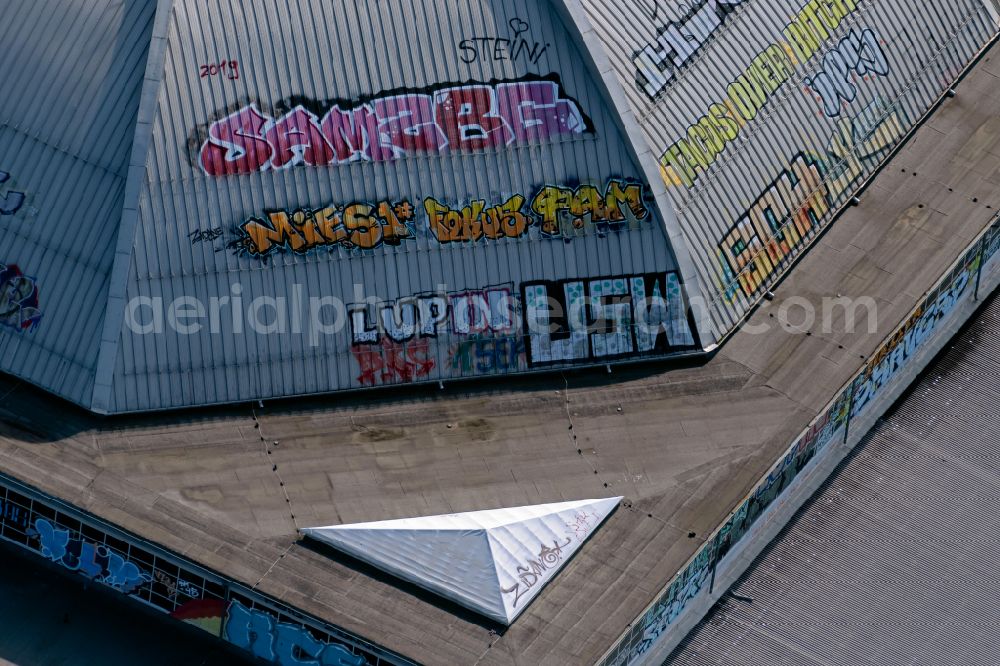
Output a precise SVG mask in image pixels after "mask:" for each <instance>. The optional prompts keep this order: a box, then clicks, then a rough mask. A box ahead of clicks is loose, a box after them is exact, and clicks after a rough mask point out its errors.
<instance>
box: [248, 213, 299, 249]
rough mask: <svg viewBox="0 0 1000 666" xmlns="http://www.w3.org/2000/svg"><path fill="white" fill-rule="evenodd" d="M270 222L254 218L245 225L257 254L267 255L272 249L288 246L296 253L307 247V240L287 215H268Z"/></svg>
mask: <svg viewBox="0 0 1000 666" xmlns="http://www.w3.org/2000/svg"><path fill="white" fill-rule="evenodd" d="M268 220H269V221H270V224H268V223H267V222H265V221H263V220H261V219H257V218H254V219H251V220H250V221H248V222H247V223H246V224H245V225H243V232H244V233H245V234H246V235H247V238H248V240H249V242H250V244H251V246H252V250H253V251H254V252H255V253H256V254H266V253H267V252H270V251H271V249H272V248H274V247H283V246H285V245H286V244H287V245H288V247H289V248H290V249H292V250H295V251H299V250H301V249H302V248H303V247H305V244H306V241H305V239H304V238H303V237H302V235H301V234H300V233H299V232H298V231H297V230H296V229H295V227H293V226H292V223H291V221H290V220H289V219H288V214H287V213H271V214H269V215H268Z"/></svg>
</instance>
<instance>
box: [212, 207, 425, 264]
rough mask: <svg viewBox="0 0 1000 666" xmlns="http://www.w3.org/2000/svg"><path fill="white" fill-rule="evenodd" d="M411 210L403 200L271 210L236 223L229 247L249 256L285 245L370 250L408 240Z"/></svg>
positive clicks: (262, 254) (299, 251) (303, 248)
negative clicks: (288, 210) (235, 230)
mask: <svg viewBox="0 0 1000 666" xmlns="http://www.w3.org/2000/svg"><path fill="white" fill-rule="evenodd" d="M413 216H414V209H413V206H412V204H410V202H409V201H406V200H405V199H404V200H402V201H397V202H390V201H381V202H379V203H376V204H374V205H373V204H367V203H352V204H348V205H346V206H337V205H333V204H331V205H329V206H324V207H322V208H317V209H314V210H312V209H300V210H296V211H293V212H291V213H289V212H287V211H273V212H270V213H268V214H267V219H263V218H257V217H255V218H251V219H250V220H248V221H247V222H246V223H245V224H243V225H242V226H240V228H239V232H238V237H237V239H236V240H234V241H232V242H230V243H229V246H230V247H231V248H233V249H235V250H236V251H237V253H238V254H246V255H249V256H251V257H267V256H268V255H270V254H272V253H274V252H278V251H283V250H289V251H292V252H295V253H296V254H306V253H308V252H310V251H312V250H316V249H319V248H326V249H333V248H336V247H342V248H345V249H348V250H372V249H375V248H378V247H382V246H383V245H399V244H400V243H402V241H404V240H412V239H413V237H414V236H413V230H412V229H411V228H410V226H409V225H410V223H411V222H412V221H413Z"/></svg>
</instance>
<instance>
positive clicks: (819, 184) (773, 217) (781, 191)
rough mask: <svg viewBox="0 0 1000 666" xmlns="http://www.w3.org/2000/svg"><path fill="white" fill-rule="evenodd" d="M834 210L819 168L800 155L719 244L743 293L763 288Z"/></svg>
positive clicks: (748, 293) (750, 292)
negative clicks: (811, 231) (809, 234)
mask: <svg viewBox="0 0 1000 666" xmlns="http://www.w3.org/2000/svg"><path fill="white" fill-rule="evenodd" d="M829 211H830V204H829V200H828V193H827V191H826V189H825V187H824V185H823V176H822V173H821V172H820V170H819V167H818V166H817V165H816V164H815V163H813V162H812V161H810V160H808V159H807V158H805V157H803V156H801V155H800V156H799V157H796V158H795V160H794V161H793V162H792V164H791V166H790V167H789V168H788V169H787V170H785V171H784V172H782V174H781V175H780V176H779V177H778V178H777V179H776V180H775V181H774V183H773V184H772V185H771V186H770V187H768V188H767V190H765V191H764V193H763V194H761V196H760V198H758V199H757V201H755V202H754V203H753V205H751V206H750V208H749V209H748V210H747V212H746V213H745V214H744V215H743V216H742V217H741V218H740V219H739V221H738V222H737V223H736V224H735V225H734V227H733V228H732V229H731V230H730V231H729V233H728V234H726V236H725V237H723V239H722V241H721V242H720V243H719V249H720V250H721V251H722V256H723V257H724V258H725V260H726V263H727V264H728V265H729V268H731V269H732V271H733V272H734V273H735V274H736V275H737V282H738V283H739V285H740V288H741V289H742V290H743V293H744V294H745V295H746V296H752V295H753V294H754V293H755V292H756V291H757V290H758V289H760V287H761V286H762V285H763V284H764V283H765V282H766V281H767V279H768V278H769V277H771V275H773V274H774V272H775V271H776V270H777V268H778V267H779V266H780V265H781V263H782V262H783V261H784V260H785V259H786V258H787V257H789V256H791V255H792V254H794V252H795V251H796V250H797V249H798V248H799V246H800V245H801V244H802V242H803V240H804V239H805V238H806V237H807V234H808V233H809V232H810V230H811V229H812V228H813V227H815V226H818V225H819V224H820V221H821V220H822V219H823V218H824V217H825V216H826V215H827V214H828V213H829Z"/></svg>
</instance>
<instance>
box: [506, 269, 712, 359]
mask: <svg viewBox="0 0 1000 666" xmlns="http://www.w3.org/2000/svg"><path fill="white" fill-rule="evenodd" d="M521 289H522V303H523V304H524V320H525V322H524V323H525V328H526V331H527V334H528V338H529V340H530V344H529V345H528V349H527V352H528V364H529V365H530V366H533V367H537V366H544V365H551V364H558V363H566V362H571V361H582V360H598V359H602V360H603V359H607V360H610V359H621V358H629V357H633V356H637V355H642V354H649V353H666V352H668V351H679V350H683V349H693V348H695V347H696V342H695V339H694V335H693V333H692V328H691V325H690V321H689V319H688V313H687V305H686V302H685V299H684V295H683V290H682V288H681V282H680V278H679V277H678V276H677V273H675V272H669V273H652V274H648V275H630V276H624V277H611V278H597V279H593V278H587V279H571V280H563V281H559V282H532V283H526V284H523V285H522V287H521Z"/></svg>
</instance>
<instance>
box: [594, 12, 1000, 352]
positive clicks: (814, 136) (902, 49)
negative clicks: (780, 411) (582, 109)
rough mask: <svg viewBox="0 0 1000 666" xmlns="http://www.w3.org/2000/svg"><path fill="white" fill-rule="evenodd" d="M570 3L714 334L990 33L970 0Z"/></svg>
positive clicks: (987, 15) (991, 26)
mask: <svg viewBox="0 0 1000 666" xmlns="http://www.w3.org/2000/svg"><path fill="white" fill-rule="evenodd" d="M581 3H582V5H583V6H584V8H585V10H586V13H587V17H588V19H589V21H590V23H591V24H593V25H594V27H595V30H596V32H597V34H598V35H600V37H601V39H602V40H603V42H604V47H605V50H606V51H607V56H608V59H609V60H610V62H611V64H612V68H613V71H614V74H615V75H616V76H617V78H618V80H619V82H620V83H621V85H622V87H623V88H624V90H625V94H626V95H627V97H628V100H629V103H630V105H631V107H632V109H633V110H634V112H635V115H636V117H637V119H638V120H639V124H640V125H641V127H642V130H643V133H644V138H645V139H646V141H647V142H648V144H649V146H650V147H651V148H652V150H653V152H654V154H655V156H656V157H657V158H659V161H660V166H661V169H664V168H667V170H666V171H665V172H664V180H665V181H666V182H667V186H668V195H669V197H670V199H671V203H672V205H673V207H674V208H675V209H676V211H677V216H678V222H679V225H680V228H681V230H682V231H683V233H684V236H685V238H686V240H687V241H688V244H689V246H690V252H691V255H692V258H693V261H694V263H695V265H696V270H697V273H698V276H699V278H700V281H701V284H702V287H703V288H704V289H705V290H706V292H707V293H706V294H705V297H706V299H707V300H708V302H709V303H711V304H712V308H711V314H712V317H713V321H714V324H715V327H716V329H717V330H718V331H719V332H720V333H723V334H724V333H725V332H727V331H729V330H730V329H731V328H732V326H733V324H734V322H736V321H738V320H739V318H740V317H741V316H742V315H743V314H744V313H746V312H747V310H748V308H749V307H750V306H751V305H752V304H753V303H754V302H755V301H756V300H759V298H760V296H761V295H762V293H763V292H764V290H765V289H766V288H767V286H768V285H770V284H773V283H774V282H775V281H776V280H777V279H778V278H779V277H780V276H781V275H782V274H783V273H784V272H785V271H786V270H787V269H788V267H789V266H790V265H791V264H792V262H793V261H794V259H795V257H796V256H797V255H798V254H799V253H800V252H801V251H802V250H803V249H804V248H805V247H808V245H809V244H810V243H811V241H812V240H813V239H814V238H815V237H816V236H817V235H818V233H819V232H820V230H821V229H822V228H823V227H824V226H825V225H826V224H827V223H829V221H830V220H831V219H832V217H833V214H834V212H835V211H836V210H837V209H839V208H840V207H841V206H842V205H843V204H844V203H845V202H846V201H848V200H849V198H850V197H851V196H852V195H853V193H854V191H855V189H856V188H857V187H859V186H860V185H861V184H862V183H863V182H864V181H865V179H866V178H867V177H868V176H869V175H870V174H872V173H873V172H874V171H875V169H876V168H877V167H878V166H879V164H880V163H881V162H882V161H883V159H884V158H885V157H887V156H888V154H889V153H890V151H891V149H892V148H893V147H894V146H895V145H898V143H899V141H900V140H901V139H902V138H903V136H904V135H905V133H906V132H907V131H908V130H909V129H910V128H912V127H913V125H914V124H915V123H916V122H917V121H918V120H919V119H920V118H921V117H922V116H923V115H924V113H925V112H926V111H927V110H928V109H929V108H930V106H931V105H932V104H933V103H934V101H935V100H936V99H937V98H938V97H939V95H940V94H941V93H942V92H944V90H945V89H946V88H947V86H948V85H950V83H951V82H952V81H953V80H954V78H955V77H956V76H957V75H958V74H959V73H960V72H961V70H962V68H963V67H964V66H965V65H966V64H968V62H969V61H970V59H971V58H972V57H974V55H975V54H976V53H977V52H978V51H979V50H980V49H981V48H982V47H983V46H984V45H985V44H986V43H987V42H988V41H989V40H990V39H991V37H992V36H993V35H994V34H995V33H996V29H997V26H996V23H995V13H993V12H994V10H993V9H992V7H991V6H990V3H989V2H984V1H982V0H932V1H930V2H920V3H912V2H906V1H905V0H836V1H833V0H832V1H830V2H805V1H803V0H774V1H768V2H764V1H762V0H695V1H693V2H685V3H664V2H655V1H654V0H626V1H625V2H621V1H619V0H615V1H613V2H612V1H610V0H581ZM804 26H811V28H810V30H812V32H813V33H814V35H813V36H812V37H809V38H807V39H806V40H805V41H800V42H796V41H795V39H794V38H793V37H792V35H793V34H795V35H801V34H803V27H804ZM813 40H815V41H814V42H813ZM807 42H809V45H808V46H807V47H805V48H804V47H803V44H805V43H807ZM772 47H773V48H774V50H772V51H771V52H770V54H769V55H768V56H767V57H763V55H762V54H766V53H767V50H768V49H769V48H772ZM775 62H779V63H780V64H779V65H778V66H777V68H776V67H775V66H774V63H775ZM747 91H751V92H749V93H748V92H747ZM758 95H759V98H758ZM748 100H750V101H749V102H748ZM744 108H745V109H747V112H746V113H743V112H742V109H744ZM673 148H677V150H679V151H681V152H680V153H679V154H677V153H672V152H671V150H672V149H673ZM813 167H814V168H815V171H814V172H813V173H812V174H810V169H811V168H813ZM688 168H690V170H689V169H688ZM803 174H810V175H809V177H808V178H802V177H801V176H802V175H803ZM782 178H783V181H782V180H780V179H782ZM814 197H819V199H814ZM803 210H809V211H810V213H811V215H812V217H813V219H812V220H811V221H809V222H808V223H800V224H799V223H797V221H796V218H799V217H801V215H802V211H803ZM738 223H742V225H741V226H738ZM731 234H734V235H731ZM727 240H728V241H730V242H728V243H727V242H726V241H727ZM733 244H735V247H734V248H733V249H729V248H730V247H732V246H733Z"/></svg>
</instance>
